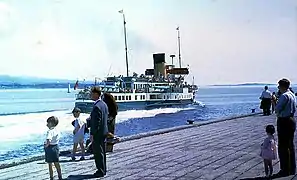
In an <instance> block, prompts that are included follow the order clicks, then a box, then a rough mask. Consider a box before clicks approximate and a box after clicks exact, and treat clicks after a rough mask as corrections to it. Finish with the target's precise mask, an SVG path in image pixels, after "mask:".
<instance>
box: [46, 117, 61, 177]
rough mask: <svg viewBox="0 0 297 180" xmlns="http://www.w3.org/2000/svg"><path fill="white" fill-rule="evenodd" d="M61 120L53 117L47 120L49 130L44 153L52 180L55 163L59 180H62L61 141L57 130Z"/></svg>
mask: <svg viewBox="0 0 297 180" xmlns="http://www.w3.org/2000/svg"><path fill="white" fill-rule="evenodd" d="M58 123H59V120H58V118H57V117H55V116H51V117H49V118H48V119H47V125H46V126H47V127H48V128H49V130H48V131H47V134H46V141H45V143H44V151H45V162H47V163H48V168H49V174H50V179H51V180H53V178H54V173H53V165H52V163H54V165H55V167H56V169H57V173H58V177H59V179H62V173H61V167H60V163H59V146H58V143H59V140H60V132H59V131H58V130H57V129H56V126H57V125H58Z"/></svg>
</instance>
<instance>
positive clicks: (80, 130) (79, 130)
mask: <svg viewBox="0 0 297 180" xmlns="http://www.w3.org/2000/svg"><path fill="white" fill-rule="evenodd" d="M80 112H81V110H80V109H79V108H74V109H73V111H72V113H73V116H74V117H75V118H76V119H75V120H74V123H73V126H74V130H73V151H72V158H71V159H72V160H73V161H75V153H76V151H77V146H78V144H79V146H80V148H81V153H82V156H81V158H80V160H84V159H85V157H84V156H85V147H84V135H85V128H86V123H85V122H84V121H82V120H81V119H80V118H79V115H80Z"/></svg>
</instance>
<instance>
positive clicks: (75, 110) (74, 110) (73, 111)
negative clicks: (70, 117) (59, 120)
mask: <svg viewBox="0 0 297 180" xmlns="http://www.w3.org/2000/svg"><path fill="white" fill-rule="evenodd" d="M75 112H79V113H80V112H81V110H80V109H79V108H78V107H75V108H74V109H73V110H72V113H75Z"/></svg>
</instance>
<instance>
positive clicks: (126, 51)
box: [119, 10, 129, 77]
mask: <svg viewBox="0 0 297 180" xmlns="http://www.w3.org/2000/svg"><path fill="white" fill-rule="evenodd" d="M119 13H121V14H123V21H124V36H125V53H126V71H127V77H129V64H128V48H127V30H126V19H125V14H124V11H123V10H120V11H119Z"/></svg>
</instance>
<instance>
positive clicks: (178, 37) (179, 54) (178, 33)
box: [176, 26, 181, 68]
mask: <svg viewBox="0 0 297 180" xmlns="http://www.w3.org/2000/svg"><path fill="white" fill-rule="evenodd" d="M176 30H177V41H178V61H179V68H181V53H180V32H179V26H178V27H177V28H176Z"/></svg>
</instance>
